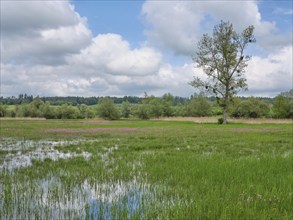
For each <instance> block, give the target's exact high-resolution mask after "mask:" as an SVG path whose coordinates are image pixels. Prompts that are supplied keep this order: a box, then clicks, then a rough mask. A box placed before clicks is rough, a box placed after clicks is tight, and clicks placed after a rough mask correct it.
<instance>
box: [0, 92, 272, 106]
mask: <svg viewBox="0 0 293 220" xmlns="http://www.w3.org/2000/svg"><path fill="white" fill-rule="evenodd" d="M165 95H171V94H165ZM165 95H164V96H165ZM164 96H163V97H164ZM171 96H172V95H171ZM196 96H197V94H194V95H191V96H190V97H189V98H186V97H179V96H174V97H173V96H172V105H174V106H177V105H183V104H186V103H189V102H190V100H192V98H193V97H196ZM36 97H39V96H36ZM36 97H34V96H33V95H27V94H19V95H18V96H17V97H16V96H11V97H5V98H4V97H0V103H2V104H4V105H21V104H29V103H31V102H32V101H33V100H34V98H36ZM39 98H40V99H41V100H42V101H43V102H46V103H49V104H50V105H56V106H58V105H64V104H68V105H72V106H78V105H82V104H84V105H88V106H90V105H96V104H97V103H99V101H100V100H102V99H103V98H109V99H111V100H112V101H113V102H114V104H122V103H123V102H129V103H130V104H140V103H142V101H143V100H144V99H145V97H137V96H124V97H110V96H107V97H79V96H54V97H51V96H48V97H39ZM161 98H162V97H161ZM238 98H239V99H241V100H245V99H247V97H238ZM207 99H208V100H209V101H211V102H214V101H216V97H213V96H211V97H207ZM258 99H260V100H263V101H266V102H267V103H273V101H274V98H266V97H258Z"/></svg>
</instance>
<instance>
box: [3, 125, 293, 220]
mask: <svg viewBox="0 0 293 220" xmlns="http://www.w3.org/2000/svg"><path fill="white" fill-rule="evenodd" d="M292 136H293V126H292V122H291V123H287V124H285V123H245V122H242V123H239V122H233V123H230V124H227V125H219V124H216V123H210V122H209V123H207V122H206V123H195V122H194V121H180V120H179V121H175V120H173V121H167V120H145V121H144V120H116V121H106V120H100V119H90V120H38V119H31V120H27V119H26V120H21V119H14V120H12V119H1V121H0V210H1V211H0V219H69V218H70V219H293V138H292Z"/></svg>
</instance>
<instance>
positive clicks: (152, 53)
mask: <svg viewBox="0 0 293 220" xmlns="http://www.w3.org/2000/svg"><path fill="white" fill-rule="evenodd" d="M67 60H68V62H69V63H70V64H72V65H77V66H86V67H87V68H88V70H90V71H87V74H88V75H96V74H101V73H107V74H111V75H127V76H134V75H152V74H155V73H156V72H157V70H158V68H159V66H160V62H161V54H160V53H159V52H158V51H156V50H154V49H153V48H150V47H141V48H135V49H131V48H130V45H129V43H128V42H127V41H125V40H123V39H122V37H121V36H120V35H118V34H100V35H97V36H96V37H95V38H93V40H92V43H91V45H89V46H88V47H87V48H85V49H83V50H82V51H81V53H80V54H78V55H73V56H71V57H68V59H67ZM78 74H82V73H78Z"/></svg>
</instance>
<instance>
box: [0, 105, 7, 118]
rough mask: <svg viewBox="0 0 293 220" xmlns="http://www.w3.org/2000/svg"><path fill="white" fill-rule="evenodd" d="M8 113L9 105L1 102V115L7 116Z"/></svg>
mask: <svg viewBox="0 0 293 220" xmlns="http://www.w3.org/2000/svg"><path fill="white" fill-rule="evenodd" d="M6 114H7V107H6V106H5V105H3V104H2V103H0V117H5V116H6Z"/></svg>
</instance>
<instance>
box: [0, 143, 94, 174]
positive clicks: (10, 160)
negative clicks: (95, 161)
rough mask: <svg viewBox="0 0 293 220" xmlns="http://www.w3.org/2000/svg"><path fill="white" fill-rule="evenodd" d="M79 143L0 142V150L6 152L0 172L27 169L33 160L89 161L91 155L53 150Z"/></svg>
mask: <svg viewBox="0 0 293 220" xmlns="http://www.w3.org/2000/svg"><path fill="white" fill-rule="evenodd" d="M78 143H79V141H44V140H42V141H31V140H22V141H15V140H13V139H6V140H2V142H1V143H0V150H2V151H7V152H8V153H7V154H6V155H2V156H1V158H0V170H2V169H8V170H9V171H12V170H13V169H16V168H20V167H28V166H31V165H32V161H33V160H40V161H44V160H45V159H51V160H53V161H57V160H59V159H69V158H73V157H78V156H82V157H83V158H84V159H89V158H90V157H91V153H89V152H81V153H76V152H67V153H64V152H60V151H59V150H57V149H55V147H57V146H66V145H72V144H78Z"/></svg>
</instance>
